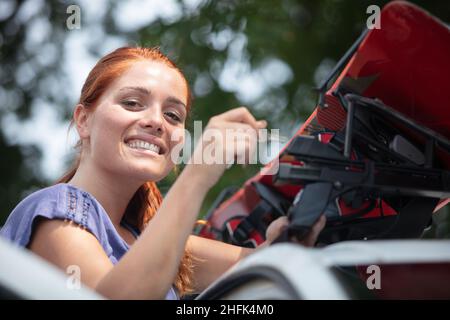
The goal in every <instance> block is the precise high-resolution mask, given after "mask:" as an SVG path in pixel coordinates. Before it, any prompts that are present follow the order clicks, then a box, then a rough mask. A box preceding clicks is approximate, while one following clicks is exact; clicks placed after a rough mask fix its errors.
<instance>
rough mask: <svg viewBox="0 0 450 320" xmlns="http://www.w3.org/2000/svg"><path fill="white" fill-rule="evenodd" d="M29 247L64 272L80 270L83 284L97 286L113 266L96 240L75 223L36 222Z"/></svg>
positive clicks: (46, 220) (41, 220)
mask: <svg viewBox="0 0 450 320" xmlns="http://www.w3.org/2000/svg"><path fill="white" fill-rule="evenodd" d="M28 248H29V249H30V250H31V251H33V252H34V253H36V254H38V255H39V256H41V257H43V258H44V259H46V260H47V261H49V262H50V263H53V264H54V265H56V266H57V267H59V268H61V269H63V271H65V270H66V269H67V267H68V266H71V265H76V266H78V267H80V270H81V279H82V282H83V283H85V284H86V285H88V286H90V287H95V286H96V284H97V283H98V281H100V279H101V278H102V277H103V276H104V275H105V274H106V273H107V272H109V271H110V270H111V269H112V267H113V265H112V263H111V262H110V260H109V259H108V257H107V255H106V253H105V252H104V250H103V248H102V246H101V245H100V243H99V242H98V240H97V238H96V237H95V236H94V235H93V234H92V233H90V232H89V231H87V230H86V229H83V228H82V227H80V226H79V225H78V224H76V223H74V222H72V221H64V220H59V219H51V220H49V219H44V218H41V219H39V220H37V221H36V223H35V226H34V228H33V234H32V237H31V240H30V244H29V245H28Z"/></svg>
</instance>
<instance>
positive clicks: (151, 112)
mask: <svg viewBox="0 0 450 320" xmlns="http://www.w3.org/2000/svg"><path fill="white" fill-rule="evenodd" d="M139 125H140V126H141V127H142V128H143V129H146V130H147V131H150V133H151V134H154V135H161V134H162V133H163V127H164V115H163V112H162V110H161V108H160V107H159V106H156V105H155V106H153V107H152V108H147V109H146V110H145V112H144V114H143V117H142V118H141V119H140V120H139Z"/></svg>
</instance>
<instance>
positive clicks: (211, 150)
mask: <svg viewBox="0 0 450 320" xmlns="http://www.w3.org/2000/svg"><path fill="white" fill-rule="evenodd" d="M266 125H267V122H266V121H264V120H261V121H257V120H256V119H255V118H254V117H253V115H252V114H251V113H250V112H249V111H248V109H247V108H245V107H240V108H236V109H232V110H230V111H227V112H225V113H222V114H220V115H217V116H214V117H212V118H211V119H210V121H209V122H208V125H207V126H206V128H205V129H204V132H203V135H202V137H201V139H200V141H199V143H198V144H197V147H196V148H195V150H194V153H193V155H192V157H191V159H190V160H189V165H188V166H191V168H190V170H194V174H195V175H196V177H197V179H196V181H197V182H198V181H199V178H200V180H202V181H203V182H204V183H203V184H204V186H205V187H206V188H208V189H209V188H211V187H212V186H214V184H216V182H217V181H218V180H219V178H220V177H221V176H222V174H223V173H224V171H225V169H226V168H227V167H228V166H229V165H231V164H233V163H235V162H236V161H237V163H239V164H248V163H249V162H250V161H251V160H252V157H254V155H255V151H256V146H257V143H258V130H259V129H263V128H265V127H266ZM253 160H254V159H253ZM192 167H193V168H192ZM186 169H188V168H186Z"/></svg>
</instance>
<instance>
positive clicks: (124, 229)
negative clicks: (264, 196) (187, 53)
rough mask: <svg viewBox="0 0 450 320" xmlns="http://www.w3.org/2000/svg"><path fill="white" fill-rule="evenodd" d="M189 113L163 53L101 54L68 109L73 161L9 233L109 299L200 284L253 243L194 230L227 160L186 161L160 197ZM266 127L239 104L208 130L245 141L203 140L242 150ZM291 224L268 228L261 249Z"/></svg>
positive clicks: (17, 215) (23, 207)
mask: <svg viewBox="0 0 450 320" xmlns="http://www.w3.org/2000/svg"><path fill="white" fill-rule="evenodd" d="M190 108H191V93H190V90H189V87H188V84H187V81H186V79H185V77H184V76H183V74H182V73H181V71H180V70H179V69H178V68H177V67H176V66H175V65H174V64H173V63H172V62H171V61H170V60H169V59H168V58H167V57H166V56H164V55H163V54H162V53H161V52H160V51H159V50H158V49H150V48H131V47H124V48H120V49H117V50H116V51H114V52H112V53H110V54H108V55H106V56H105V57H103V58H102V59H101V60H100V61H99V62H98V63H97V64H96V65H95V67H94V68H93V69H92V71H91V72H90V73H89V75H88V78H87V80H86V82H85V84H84V86H83V88H82V91H81V97H80V100H79V103H78V105H77V106H76V107H75V110H74V113H73V124H74V125H75V126H76V129H77V131H78V134H79V136H80V141H79V142H78V144H77V146H78V147H79V154H78V157H77V159H76V161H75V164H74V166H73V168H72V169H71V170H70V171H69V172H68V173H67V174H65V175H64V176H63V177H62V178H61V179H60V180H59V181H58V183H57V184H56V185H54V186H51V187H48V188H45V189H42V190H39V191H37V192H35V193H33V194H31V195H30V196H28V197H27V198H26V199H24V200H23V201H22V202H21V203H19V205H18V206H17V207H16V208H15V209H14V211H13V212H12V213H11V215H10V217H9V218H8V220H7V222H6V224H5V226H4V227H3V228H2V230H1V233H2V235H3V236H5V237H7V238H9V239H11V240H12V241H14V242H16V243H18V244H20V245H22V246H24V247H27V248H29V249H30V250H32V251H33V252H34V253H36V254H38V255H40V256H41V257H43V258H45V259H46V260H48V261H49V262H51V263H53V264H55V265H56V266H58V267H60V268H61V269H63V270H66V268H67V267H68V266H71V265H76V266H78V267H79V268H80V269H79V270H80V271H81V281H82V282H83V283H84V284H86V285H87V286H89V287H91V288H94V289H95V290H96V291H98V292H99V293H100V294H102V295H104V296H105V297H107V298H119V299H120V298H131V299H161V298H164V297H165V298H167V299H176V298H178V295H184V294H186V293H189V292H200V291H201V290H203V289H204V288H205V287H207V286H208V285H209V284H210V283H211V282H212V281H214V280H215V279H216V278H217V277H218V276H220V275H221V274H222V273H223V272H224V271H226V270H227V269H228V268H229V267H230V266H232V265H233V264H234V263H236V262H237V261H238V260H239V259H241V258H242V257H244V256H246V255H247V254H249V253H251V252H252V251H253V250H251V249H244V248H241V247H237V246H232V245H228V244H224V243H220V242H217V241H213V240H208V239H203V238H200V237H195V236H190V233H191V230H192V227H193V225H194V223H195V220H196V217H197V214H198V212H199V209H200V206H201V203H202V201H203V199H204V197H205V195H206V193H207V191H208V190H209V189H210V188H211V187H212V186H213V185H214V184H215V183H216V182H217V180H218V179H219V178H220V176H221V175H222V174H223V172H224V170H225V169H226V164H212V165H206V164H191V163H190V164H188V165H187V166H186V167H185V169H184V170H183V172H182V173H181V174H180V176H179V177H178V179H177V181H176V182H175V183H174V184H173V186H172V188H171V189H170V190H169V192H168V193H167V195H166V197H165V199H164V201H162V197H161V194H160V193H159V191H158V189H157V187H156V182H157V181H159V180H161V179H163V178H164V177H165V176H166V175H167V174H168V173H169V172H170V170H172V169H173V167H174V160H173V157H172V156H171V154H172V151H173V150H174V148H175V146H177V145H178V143H182V142H183V136H182V135H179V136H181V138H180V139H179V140H178V141H172V140H173V139H171V137H173V136H175V133H176V132H180V130H181V132H183V131H182V130H183V129H184V126H185V120H186V118H187V116H188V113H189V111H190ZM265 126H266V123H265V121H257V120H255V118H254V117H253V116H252V115H251V114H250V113H249V112H248V110H247V109H245V108H237V109H233V110H230V111H228V112H225V113H223V114H221V115H219V116H216V117H213V118H212V119H211V120H210V122H209V123H208V126H207V128H206V129H205V132H207V130H212V129H214V130H216V131H217V130H218V131H219V132H222V133H224V132H225V130H227V129H228V130H230V129H232V130H241V131H242V133H241V135H240V137H239V139H242V141H246V143H244V144H243V147H241V148H240V149H237V150H235V148H233V150H228V149H229V148H228V149H227V148H226V143H225V142H223V141H222V143H221V142H220V141H218V140H217V141H213V142H210V141H206V139H202V140H201V141H202V142H201V143H203V144H204V145H203V146H206V145H208V146H209V147H211V144H212V147H213V148H214V150H216V152H223V154H224V155H225V156H232V157H239V156H241V155H242V154H249V153H250V152H252V150H253V148H254V145H255V143H256V142H255V141H253V140H251V139H249V137H250V136H251V134H249V132H250V131H251V130H257V129H260V128H264V127H265ZM200 149H201V148H197V149H196V150H195V151H194V157H195V155H196V153H197V155H198V153H199V152H201V150H200ZM156 213H157V214H156ZM323 224H324V221H323V220H320V222H319V223H318V224H317V225H316V226H315V228H314V231H313V232H312V233H311V235H310V237H309V240H308V242H309V243H314V240H315V238H316V236H317V233H318V232H319V231H320V229H321V228H322V227H323ZM285 225H286V219H280V220H277V221H275V222H274V223H272V225H271V226H270V228H269V230H268V234H267V241H266V242H265V243H264V244H263V246H265V245H268V244H269V243H270V242H271V241H273V240H274V239H275V238H276V237H277V236H278V235H279V234H280V232H281V230H282V228H283V227H284V226H285ZM177 293H178V294H177Z"/></svg>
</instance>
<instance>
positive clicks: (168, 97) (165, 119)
mask: <svg viewBox="0 0 450 320" xmlns="http://www.w3.org/2000/svg"><path fill="white" fill-rule="evenodd" d="M187 99H188V88H187V84H186V82H185V80H184V78H183V77H182V76H181V74H180V73H179V71H177V70H176V69H174V68H171V67H169V66H167V65H166V64H164V63H162V62H158V61H149V60H145V61H138V62H135V63H133V64H132V65H131V67H130V68H129V69H128V70H127V71H126V72H125V73H124V74H123V75H122V76H120V77H119V78H118V79H117V80H115V81H114V82H113V84H112V85H111V86H110V87H109V88H107V90H106V91H105V92H104V93H103V94H102V96H101V98H100V99H99V101H98V103H97V105H96V107H95V109H94V111H93V112H90V113H89V114H88V118H87V122H86V133H85V137H82V138H83V152H85V153H86V158H88V159H89V161H92V163H93V164H94V166H96V167H97V168H101V169H103V170H104V171H106V172H109V173H112V174H115V175H117V176H118V177H124V176H126V177H127V178H132V179H136V180H139V181H142V182H145V181H158V180H161V179H162V178H164V177H165V176H166V175H167V174H168V173H169V171H170V170H171V169H172V168H173V167H174V163H173V162H172V160H171V156H170V154H171V151H172V149H173V148H174V147H175V146H176V144H177V143H179V142H182V140H179V141H171V136H172V134H174V132H175V131H177V130H181V131H183V130H184V123H185V120H186V116H187V109H186V105H187ZM181 131H180V132H181ZM183 132H184V131H183ZM80 136H81V135H80Z"/></svg>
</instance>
